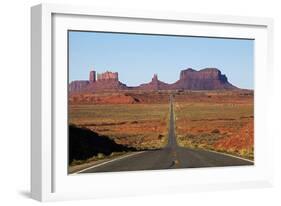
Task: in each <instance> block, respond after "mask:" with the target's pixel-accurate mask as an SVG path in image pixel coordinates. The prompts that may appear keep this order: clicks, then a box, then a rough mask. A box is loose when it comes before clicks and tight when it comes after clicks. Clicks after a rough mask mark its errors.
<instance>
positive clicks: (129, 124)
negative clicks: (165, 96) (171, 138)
mask: <svg viewBox="0 0 281 206" xmlns="http://www.w3.org/2000/svg"><path fill="white" fill-rule="evenodd" d="M168 112H169V108H168V104H119V105H70V109H69V121H70V123H72V124H75V125H78V126H83V127H87V128H89V129H91V130H92V131H95V132H97V133H99V134H101V135H106V136H108V137H110V138H111V139H113V140H114V141H115V142H116V143H118V144H122V145H126V146H130V147H134V148H137V149H156V148H162V147H164V146H165V145H166V142H167V121H168Z"/></svg>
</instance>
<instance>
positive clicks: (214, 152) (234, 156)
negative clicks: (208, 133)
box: [203, 149, 255, 163]
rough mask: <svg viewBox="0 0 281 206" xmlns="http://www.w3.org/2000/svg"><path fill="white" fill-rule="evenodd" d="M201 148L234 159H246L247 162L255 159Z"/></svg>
mask: <svg viewBox="0 0 281 206" xmlns="http://www.w3.org/2000/svg"><path fill="white" fill-rule="evenodd" d="M203 150H205V151H208V152H213V153H216V154H221V155H225V156H229V157H234V158H236V159H241V160H244V161H247V162H251V163H255V161H253V160H249V159H245V158H243V157H238V156H235V155H231V154H227V153H223V152H217V151H213V150H208V149H203Z"/></svg>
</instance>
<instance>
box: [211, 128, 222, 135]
mask: <svg viewBox="0 0 281 206" xmlns="http://www.w3.org/2000/svg"><path fill="white" fill-rule="evenodd" d="M211 133H213V134H219V133H220V130H219V129H214V130H212V132H211Z"/></svg>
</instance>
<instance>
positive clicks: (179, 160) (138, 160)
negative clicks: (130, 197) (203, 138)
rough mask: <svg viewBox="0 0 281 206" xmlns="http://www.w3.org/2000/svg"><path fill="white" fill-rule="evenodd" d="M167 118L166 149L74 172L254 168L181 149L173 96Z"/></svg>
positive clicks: (240, 160)
mask: <svg viewBox="0 0 281 206" xmlns="http://www.w3.org/2000/svg"><path fill="white" fill-rule="evenodd" d="M169 110H170V119H169V132H168V143H167V145H166V147H165V148H163V149H158V150H150V151H141V152H133V153H130V154H128V155H125V156H121V157H119V158H116V159H112V160H109V161H106V162H103V163H100V164H97V165H94V166H91V167H89V168H86V169H83V170H81V171H79V172H77V173H94V172H117V171H136V170H160V169H172V168H201V167H223V166H242V165H253V164H254V163H253V161H251V160H246V159H243V158H239V157H235V156H232V155H228V154H224V153H219V152H213V151H207V150H203V149H191V148H185V147H180V146H179V145H178V144H177V139H176V134H175V118H174V103H173V97H172V95H171V96H170V107H169Z"/></svg>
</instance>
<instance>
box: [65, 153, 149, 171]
mask: <svg viewBox="0 0 281 206" xmlns="http://www.w3.org/2000/svg"><path fill="white" fill-rule="evenodd" d="M144 152H146V151H141V152H134V153H132V154H128V155H122V156H121V157H117V158H115V159H111V160H108V161H105V162H102V163H100V164H96V165H93V166H91V167H87V168H85V169H82V170H80V171H77V172H74V173H72V174H70V175H75V174H78V173H81V172H84V171H86V170H89V169H93V168H96V167H99V166H102V165H105V164H108V163H110V162H114V161H118V160H121V159H124V158H128V157H132V156H135V155H138V154H141V153H144Z"/></svg>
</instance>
